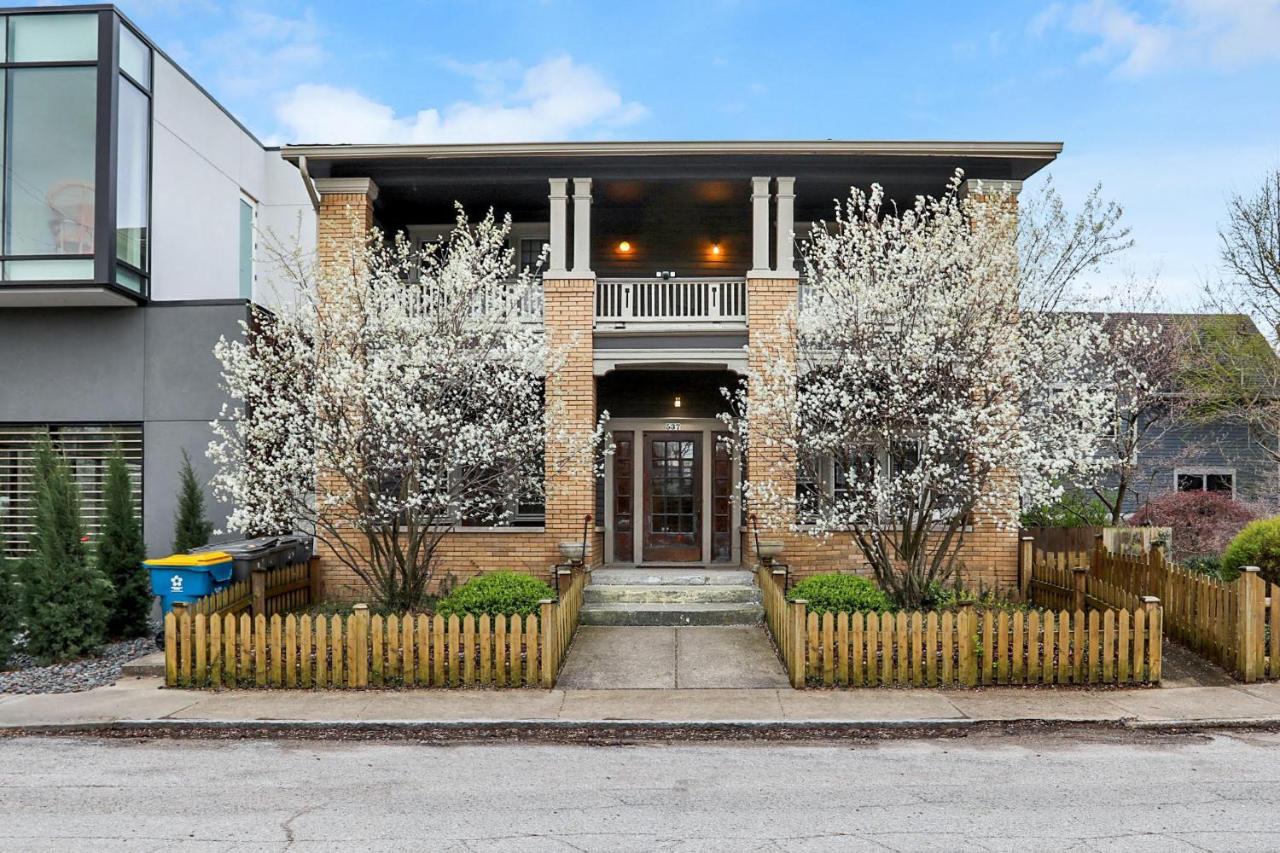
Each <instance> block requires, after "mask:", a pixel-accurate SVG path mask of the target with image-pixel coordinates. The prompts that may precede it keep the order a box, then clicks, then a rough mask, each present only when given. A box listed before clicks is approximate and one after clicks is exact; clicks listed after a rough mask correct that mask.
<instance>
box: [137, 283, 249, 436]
mask: <svg viewBox="0 0 1280 853" xmlns="http://www.w3.org/2000/svg"><path fill="white" fill-rule="evenodd" d="M146 312H147V323H146V346H147V350H146V406H145V410H144V417H145V419H146V420H190V419H196V418H199V419H202V420H206V421H210V420H213V419H214V418H216V417H218V413H219V411H220V409H221V407H222V402H223V400H224V399H225V397H224V396H223V394H222V393H221V391H220V390H219V388H218V382H219V378H220V376H221V368H220V366H219V364H218V360H217V359H216V358H214V356H213V347H214V344H216V343H217V342H218V338H219V337H222V336H226V337H227V338H228V339H233V338H237V337H239V335H240V326H239V322H240V321H241V320H243V319H245V318H246V317H247V309H246V307H245V306H244V305H156V306H152V307H150V308H147V309H146Z"/></svg>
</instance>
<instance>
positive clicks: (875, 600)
mask: <svg viewBox="0 0 1280 853" xmlns="http://www.w3.org/2000/svg"><path fill="white" fill-rule="evenodd" d="M802 598H803V599H805V600H806V601H808V602H809V604H808V609H809V611H810V612H812V613H828V612H830V613H857V612H861V611H868V610H873V611H876V612H884V611H886V610H891V609H893V604H892V602H890V601H889V596H887V595H886V594H885V593H884V591H883V590H881V589H880V587H878V586H876V585H875V583H873V582H872V581H870V580H868V579H866V578H864V577H860V576H858V575H842V574H835V573H831V574H822V575H811V576H810V577H807V578H805V579H804V580H802V581H800V583H798V584H796V585H795V586H793V587H791V590H790V591H789V592H788V593H787V600H788V601H797V600H799V599H802Z"/></svg>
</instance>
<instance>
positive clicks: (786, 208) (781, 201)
mask: <svg viewBox="0 0 1280 853" xmlns="http://www.w3.org/2000/svg"><path fill="white" fill-rule="evenodd" d="M795 219H796V179H795V178H778V264H777V266H776V267H775V269H776V270H777V271H778V272H780V273H793V272H795V271H796V265H795V234H794V232H795V228H796V223H795Z"/></svg>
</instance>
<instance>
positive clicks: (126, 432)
mask: <svg viewBox="0 0 1280 853" xmlns="http://www.w3.org/2000/svg"><path fill="white" fill-rule="evenodd" d="M0 78H3V79H0V84H3V88H2V89H0V91H3V93H4V95H5V97H4V99H3V103H2V104H0V122H2V123H3V128H4V133H3V135H2V138H3V140H4V142H3V151H0V157H2V158H3V163H4V185H3V198H4V204H3V206H2V208H0V232H2V238H3V239H2V243H3V245H2V246H0V550H2V551H4V552H6V553H8V554H21V553H23V552H24V551H25V550H26V548H27V537H28V535H29V533H30V511H29V500H30V489H29V466H30V460H31V450H32V446H33V442H34V441H35V440H36V439H37V437H38V436H40V435H42V434H50V435H52V437H53V440H54V442H55V444H57V445H58V446H60V447H61V448H62V449H63V451H64V452H65V454H66V456H67V457H68V459H69V460H70V461H71V464H72V467H73V470H74V473H75V475H76V477H77V479H78V481H79V483H80V486H81V488H82V490H83V493H84V503H85V516H86V521H87V523H88V527H89V529H90V532H91V535H92V533H93V532H94V531H95V530H96V519H97V513H98V509H99V506H98V502H99V498H100V494H99V493H100V487H101V480H102V475H103V462H104V459H105V456H106V454H107V453H108V452H109V451H110V449H111V447H112V445H113V443H115V442H118V443H119V444H120V446H121V447H122V448H123V449H124V451H125V453H126V455H127V456H128V458H129V460H130V462H131V463H132V466H133V469H134V474H135V484H136V487H137V489H138V499H139V501H140V503H141V508H142V514H143V518H144V526H145V535H146V540H147V548H148V550H149V551H150V552H151V553H162V552H166V551H167V549H168V548H169V546H170V541H171V536H172V526H173V519H172V512H173V510H172V507H173V504H174V502H173V500H172V498H173V496H174V494H175V493H176V490H177V488H178V471H179V466H180V465H181V459H182V452H183V451H184V450H185V451H186V452H187V453H188V454H189V455H190V457H191V460H192V463H193V464H194V465H195V467H196V470H197V473H198V475H199V476H200V477H201V478H202V479H204V480H206V481H207V480H208V478H209V477H210V476H211V474H212V471H211V470H210V467H209V464H208V462H207V460H206V459H205V453H204V451H205V448H206V446H207V444H208V442H209V437H210V433H209V422H210V421H212V420H213V419H215V418H217V417H218V416H219V413H220V411H221V407H222V403H223V399H222V397H221V395H220V393H219V390H218V365H217V363H216V361H215V360H214V359H213V357H212V355H211V351H212V348H213V345H214V343H215V342H216V341H217V340H218V338H219V337H220V336H223V335H227V336H235V335H238V334H239V333H240V327H239V323H240V321H242V320H244V319H246V318H247V317H248V314H249V306H250V304H251V303H258V304H262V305H265V306H267V307H270V306H271V305H273V304H275V300H276V299H278V298H287V291H286V290H284V289H283V287H282V286H281V283H280V282H277V281H275V280H274V277H273V276H272V274H271V269H270V265H269V264H268V263H267V259H266V258H265V257H264V252H263V250H262V248H261V246H260V242H261V241H260V239H259V238H260V235H262V234H263V233H265V232H267V231H272V232H275V233H277V234H279V235H280V236H281V238H282V239H285V240H290V241H296V242H298V243H300V244H301V246H302V248H304V249H306V248H309V247H311V246H314V241H315V213H314V208H313V206H312V203H311V199H310V198H309V197H308V194H307V192H306V188H305V185H304V183H303V182H302V180H301V178H300V176H299V173H298V170H297V168H296V167H295V166H294V165H292V164H291V163H288V162H286V161H285V160H283V159H282V158H281V156H280V153H279V151H278V150H275V149H271V148H267V147H265V146H263V145H262V143H261V142H259V141H258V140H257V139H256V138H254V136H253V135H252V134H251V133H250V132H249V131H248V130H246V129H245V128H244V127H243V126H242V125H240V124H239V123H238V122H237V121H236V120H235V119H234V118H233V117H232V116H231V115H230V114H228V113H227V112H226V111H225V110H224V109H222V108H221V107H220V106H219V105H218V104H217V103H216V102H215V101H213V99H212V98H211V97H210V96H209V95H208V94H207V93H206V92H205V91H204V90H203V89H201V88H200V87H199V86H198V85H197V84H196V83H195V82H194V81H193V80H191V78H189V77H188V76H187V75H186V74H185V73H184V72H183V71H182V70H181V69H180V68H179V67H178V66H177V65H175V64H174V63H173V62H172V61H171V60H170V59H169V58H168V57H166V56H165V55H164V54H163V53H162V52H161V51H159V50H158V49H156V47H155V46H154V45H153V44H151V43H150V42H149V41H148V40H147V38H146V37H145V36H144V35H143V34H142V33H141V32H140V31H139V30H138V29H136V28H135V27H133V25H132V24H131V23H130V22H129V21H128V20H127V19H126V18H125V17H124V16H123V15H121V14H120V12H119V11H117V10H116V9H115V8H114V7H111V6H75V7H60V8H30V9H21V8H20V9H11V10H0ZM280 294H285V295H284V296H281V295H280ZM210 510H211V512H210V515H211V518H212V520H213V521H214V522H215V524H221V523H222V522H223V521H224V520H225V515H226V508H225V507H220V506H218V505H217V504H215V503H213V502H212V501H210Z"/></svg>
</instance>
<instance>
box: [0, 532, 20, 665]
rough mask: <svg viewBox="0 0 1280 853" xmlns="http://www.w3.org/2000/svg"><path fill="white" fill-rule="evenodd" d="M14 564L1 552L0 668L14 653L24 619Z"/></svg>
mask: <svg viewBox="0 0 1280 853" xmlns="http://www.w3.org/2000/svg"><path fill="white" fill-rule="evenodd" d="M21 616H22V614H21V612H20V609H19V598H18V587H17V586H16V585H15V584H14V577H13V566H12V565H11V564H10V563H9V561H8V560H6V559H5V558H4V555H2V554H0V669H3V668H4V664H5V661H7V660H9V655H11V654H13V638H14V635H15V634H17V633H18V625H19V623H20V622H21V621H22V619H21Z"/></svg>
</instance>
